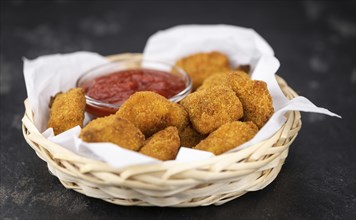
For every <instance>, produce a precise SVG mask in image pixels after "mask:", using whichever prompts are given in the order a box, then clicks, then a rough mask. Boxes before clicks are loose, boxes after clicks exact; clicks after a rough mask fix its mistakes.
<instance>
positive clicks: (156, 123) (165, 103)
mask: <svg viewBox="0 0 356 220" xmlns="http://www.w3.org/2000/svg"><path fill="white" fill-rule="evenodd" d="M116 114H117V115H118V116H119V117H121V118H125V119H127V120H129V121H130V122H132V123H133V124H134V125H135V126H136V127H137V128H139V129H140V130H141V131H142V133H143V134H144V135H145V136H146V137H149V136H151V135H152V134H154V133H156V132H157V131H160V130H162V129H164V128H166V127H168V126H175V127H177V128H178V130H181V129H183V128H184V127H186V126H187V125H188V123H189V119H188V113H187V112H186V111H185V110H184V108H182V106H179V105H178V104H177V103H173V102H170V101H169V100H167V99H166V98H165V97H163V96H161V95H159V94H157V93H154V92H148V91H145V92H136V93H135V94H133V95H131V96H130V98H129V99H128V100H126V101H125V103H124V104H123V105H122V106H121V107H120V109H119V111H117V112H116Z"/></svg>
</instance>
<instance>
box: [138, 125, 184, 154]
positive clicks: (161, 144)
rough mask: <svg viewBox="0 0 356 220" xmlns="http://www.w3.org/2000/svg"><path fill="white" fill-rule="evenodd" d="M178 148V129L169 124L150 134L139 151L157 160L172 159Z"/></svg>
mask: <svg viewBox="0 0 356 220" xmlns="http://www.w3.org/2000/svg"><path fill="white" fill-rule="evenodd" d="M179 148H180V141H179V135H178V129H177V128H176V127H173V126H170V127H167V128H165V129H163V130H161V131H159V132H157V133H155V134H154V135H152V136H151V137H150V138H149V139H148V140H147V141H146V143H145V145H144V146H143V147H142V148H141V150H140V153H142V154H145V155H147V156H150V157H154V158H156V159H159V160H174V159H175V158H176V156H177V153H178V150H179Z"/></svg>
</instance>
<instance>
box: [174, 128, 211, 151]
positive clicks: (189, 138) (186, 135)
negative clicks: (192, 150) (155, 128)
mask: <svg viewBox="0 0 356 220" xmlns="http://www.w3.org/2000/svg"><path fill="white" fill-rule="evenodd" d="M206 136H207V135H204V134H200V133H199V132H197V131H196V130H195V129H194V128H193V126H192V125H191V124H189V125H188V126H187V127H185V128H184V129H183V130H182V131H181V132H179V138H180V144H181V145H182V146H184V147H194V146H195V145H197V144H198V143H199V142H200V141H201V140H203V139H204V138H206Z"/></svg>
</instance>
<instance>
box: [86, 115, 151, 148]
mask: <svg viewBox="0 0 356 220" xmlns="http://www.w3.org/2000/svg"><path fill="white" fill-rule="evenodd" d="M79 137H80V138H81V139H82V140H83V141H86V142H111V143H114V144H116V145H119V146H121V147H123V148H126V149H129V150H133V151H138V150H139V149H140V148H141V147H142V145H143V144H144V141H145V136H144V135H143V134H142V132H141V131H140V130H139V129H138V128H136V127H135V125H134V124H132V123H131V122H129V121H128V120H126V119H123V118H120V117H119V116H117V115H109V116H106V117H102V118H97V119H95V120H93V121H91V122H89V123H88V124H87V126H85V127H84V128H83V129H82V131H81V132H80V136H79Z"/></svg>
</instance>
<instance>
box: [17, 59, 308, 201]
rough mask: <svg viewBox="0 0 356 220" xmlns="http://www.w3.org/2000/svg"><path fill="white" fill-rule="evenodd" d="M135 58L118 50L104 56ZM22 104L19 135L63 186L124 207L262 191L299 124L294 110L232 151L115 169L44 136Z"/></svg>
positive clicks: (289, 94)
mask: <svg viewBox="0 0 356 220" xmlns="http://www.w3.org/2000/svg"><path fill="white" fill-rule="evenodd" d="M140 56H141V54H119V55H114V56H109V57H108V58H109V59H110V60H117V59H124V58H129V57H140ZM276 77H277V81H278V83H279V85H280V87H281V89H282V91H283V92H284V94H285V95H286V96H287V97H288V98H289V99H292V98H294V97H296V96H298V95H297V94H296V93H295V92H294V91H293V90H292V89H291V88H290V87H288V85H287V83H286V82H285V81H284V80H283V79H282V78H280V77H279V76H276ZM25 108H26V112H25V115H24V117H23V119H22V121H23V124H22V130H23V135H24V137H25V139H26V141H27V143H28V144H29V145H30V146H31V147H32V148H33V149H34V150H35V152H36V154H37V155H38V156H39V157H40V158H41V159H42V160H44V161H45V162H46V163H47V166H48V169H49V171H50V172H51V173H52V174H53V175H55V176H56V177H58V179H59V180H60V182H61V183H62V184H63V185H64V187H66V188H68V189H73V190H75V191H77V192H79V193H82V194H84V195H87V196H90V197H94V198H99V199H102V200H105V201H107V202H110V203H114V204H118V205H126V206H134V205H135V206H171V207H193V206H207V205H211V204H214V205H221V204H224V203H226V202H228V201H230V200H233V199H235V198H237V197H239V196H242V195H243V194H245V193H247V192H249V191H257V190H260V189H263V188H264V187H266V186H267V185H268V184H270V183H271V182H272V181H273V180H274V179H275V178H276V176H277V175H278V173H279V172H280V170H281V167H282V165H283V163H284V161H285V159H286V157H287V156H288V150H289V146H290V145H291V143H292V142H293V141H294V139H295V138H296V136H297V134H298V131H299V130H300V128H301V124H302V123H301V117H300V112H298V111H290V112H288V113H287V114H286V118H287V120H286V122H285V124H284V125H283V126H282V127H281V128H280V129H279V130H278V131H277V132H276V133H275V134H274V135H273V136H272V137H270V138H269V139H267V140H264V141H262V142H260V143H257V144H255V145H253V146H250V147H248V148H245V149H243V150H240V151H238V152H233V153H226V154H223V155H219V156H216V157H212V158H209V159H206V160H203V161H197V162H184V163H182V162H177V161H166V162H162V163H159V164H153V165H140V166H130V167H126V168H122V169H117V168H114V167H112V166H110V165H108V164H106V163H104V162H100V161H96V160H92V159H88V158H85V157H82V156H79V155H77V154H75V153H73V152H71V151H69V150H67V149H65V148H64V147H62V146H60V145H58V144H55V143H53V142H51V141H49V140H47V139H46V138H44V137H43V136H42V135H41V133H40V132H39V131H38V130H37V128H36V127H35V125H34V121H33V112H32V110H31V108H30V105H29V102H28V100H27V99H26V100H25Z"/></svg>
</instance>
